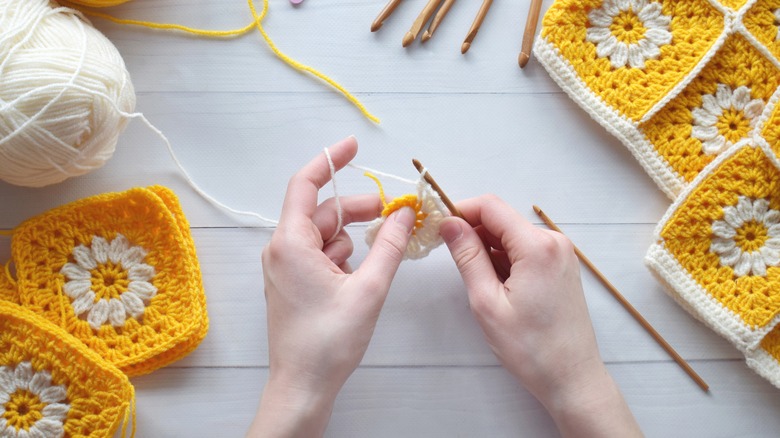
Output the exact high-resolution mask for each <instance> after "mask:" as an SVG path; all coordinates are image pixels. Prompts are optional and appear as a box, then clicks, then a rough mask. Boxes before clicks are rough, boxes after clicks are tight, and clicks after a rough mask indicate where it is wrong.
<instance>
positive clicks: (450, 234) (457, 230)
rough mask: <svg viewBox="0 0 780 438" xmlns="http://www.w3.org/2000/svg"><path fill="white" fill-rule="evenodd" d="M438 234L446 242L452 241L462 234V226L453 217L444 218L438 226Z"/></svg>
mask: <svg viewBox="0 0 780 438" xmlns="http://www.w3.org/2000/svg"><path fill="white" fill-rule="evenodd" d="M439 234H440V235H441V238H442V239H444V241H445V242H446V243H452V242H454V241H456V240H458V239H460V238H461V236H463V228H461V226H460V224H459V223H458V222H457V221H456V220H454V219H444V220H443V221H442V223H441V226H440V227H439Z"/></svg>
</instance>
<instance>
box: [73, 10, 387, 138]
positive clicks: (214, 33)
mask: <svg viewBox="0 0 780 438" xmlns="http://www.w3.org/2000/svg"><path fill="white" fill-rule="evenodd" d="M254 2H255V0H247V3H248V4H249V10H250V11H251V12H252V17H253V18H254V21H253V22H252V23H250V24H248V25H246V26H244V27H242V28H240V29H230V30H207V29H197V28H192V27H188V26H182V25H180V24H172V23H154V22H150V21H142V20H128V19H122V18H116V17H114V16H111V15H109V14H105V13H102V12H97V11H91V10H85V9H84V8H83V7H78V5H80V4H81V3H78V2H77V1H76V2H75V3H74V2H73V1H70V0H62V1H61V2H60V3H62V4H63V5H66V6H69V7H72V8H74V9H78V10H79V11H81V12H82V13H83V14H85V15H87V16H90V17H96V18H102V19H104V20H108V21H111V22H114V23H118V24H128V25H132V26H141V27H146V28H150V29H162V30H178V31H181V32H187V33H191V34H194V35H199V36H205V37H210V38H231V37H238V36H241V35H244V34H246V33H247V32H249V31H250V30H251V29H252V28H255V27H256V28H257V30H258V31H260V35H262V37H263V40H265V43H266V44H267V45H268V48H270V49H271V51H272V52H273V53H274V55H276V57H277V58H279V59H281V60H282V61H284V62H285V63H286V64H287V65H289V66H290V67H292V68H294V69H295V70H298V71H301V72H305V73H308V74H310V75H312V76H314V77H316V78H318V79H320V80H322V81H323V82H325V83H327V84H328V85H330V86H331V87H333V88H335V89H336V90H337V91H338V92H339V93H341V94H342V95H343V96H344V97H345V98H347V100H348V101H349V102H350V103H352V104H353V105H354V106H355V107H357V109H358V110H360V112H361V113H362V114H363V115H364V116H365V117H366V118H367V119H368V120H371V121H372V122H374V123H376V124H379V123H380V120H379V118H378V117H376V116H375V115H373V114H371V112H369V111H368V109H367V108H366V107H365V105H363V103H362V102H360V100H358V98H357V97H355V96H354V95H353V94H352V93H350V92H349V91H347V89H346V88H344V87H343V86H342V85H341V84H339V83H338V82H336V81H335V80H333V79H331V78H330V77H329V76H328V75H326V74H324V73H322V72H320V71H318V70H316V69H314V68H312V67H309V66H308V65H305V64H302V63H300V62H298V61H296V60H294V59H292V58H290V57H289V56H287V55H286V54H285V53H284V52H282V51H281V50H279V48H278V47H276V44H275V43H274V42H273V40H272V39H271V37H270V36H269V35H268V33H267V32H266V31H265V29H264V28H263V25H262V21H263V19H264V18H265V16H266V15H267V14H268V0H263V9H262V10H261V11H260V13H258V12H257V9H256V8H255V4H254Z"/></svg>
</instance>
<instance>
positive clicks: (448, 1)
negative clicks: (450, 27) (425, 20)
mask: <svg viewBox="0 0 780 438" xmlns="http://www.w3.org/2000/svg"><path fill="white" fill-rule="evenodd" d="M453 3H455V0H444V3H442V5H441V7H440V8H439V10H438V11H437V12H436V15H434V16H433V21H431V25H430V26H428V30H426V31H425V32H423V36H422V42H426V41H428V40H429V39H431V37H432V36H433V33H434V32H436V29H437V28H438V27H439V24H441V20H443V19H444V16H445V15H447V12H449V11H450V8H451V7H452V5H453Z"/></svg>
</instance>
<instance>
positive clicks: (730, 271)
mask: <svg viewBox="0 0 780 438" xmlns="http://www.w3.org/2000/svg"><path fill="white" fill-rule="evenodd" d="M779 26H780V0H758V1H749V0H720V1H718V0H662V1H658V0H557V1H556V2H555V3H554V4H553V5H552V7H551V8H550V9H549V11H548V12H547V13H546V15H545V17H544V21H543V29H542V35H541V38H540V39H539V40H538V41H537V43H536V46H535V48H534V52H535V54H536V56H537V57H538V59H539V61H540V62H541V63H542V64H543V65H544V66H545V68H546V69H547V71H548V72H549V73H550V75H551V76H552V77H553V79H554V80H555V81H556V82H557V83H558V84H559V85H560V86H561V87H562V88H563V89H564V90H565V91H566V92H567V93H568V94H569V96H570V97H571V98H572V99H574V100H575V101H576V102H577V103H578V104H579V105H580V106H582V107H583V108H584V109H585V110H586V111H588V113H589V114H590V115H591V116H592V117H593V118H594V119H595V120H597V121H598V122H599V123H600V124H602V125H603V126H604V127H605V128H606V129H607V130H609V132H610V133H612V134H613V135H615V136H616V137H617V138H619V139H620V140H621V141H622V142H623V143H624V144H625V145H626V147H628V148H629V149H630V150H631V152H632V153H633V154H634V156H635V157H636V158H637V160H639V162H640V163H641V164H642V166H643V167H644V169H645V170H646V171H647V173H648V174H649V175H650V176H651V177H652V178H653V180H654V181H655V182H656V183H657V184H658V186H659V187H660V188H661V190H663V191H664V192H665V193H666V194H667V195H668V196H669V197H670V198H671V199H672V200H673V204H672V206H671V207H670V208H669V210H668V211H667V213H666V214H665V216H664V217H663V219H662V220H661V221H660V223H659V224H658V227H657V229H656V232H655V243H654V244H653V245H652V247H651V248H650V250H649V251H648V253H647V257H646V263H647V265H648V266H649V267H650V269H651V270H652V271H653V272H654V273H655V274H656V275H657V276H658V278H659V279H660V280H661V281H662V282H663V283H664V284H665V285H666V286H667V289H668V291H669V293H670V295H671V296H672V297H674V298H675V300H676V301H677V302H678V303H679V304H680V305H681V306H683V307H684V308H685V309H686V310H687V311H689V312H690V313H691V314H692V315H693V316H695V317H696V318H698V319H700V320H701V321H703V322H704V323H705V324H707V325H708V326H709V327H711V328H712V329H713V330H715V331H716V332H717V333H718V334H720V335H721V336H723V337H725V338H726V339H728V340H729V341H730V342H731V343H732V344H733V345H735V346H736V347H737V348H738V349H739V350H740V351H741V352H743V353H744V354H745V357H746V358H747V363H748V365H749V366H750V367H751V368H753V369H754V370H755V371H756V372H758V373H759V374H760V375H761V376H763V377H765V378H766V379H768V380H769V381H771V382H772V383H773V384H774V385H776V386H779V387H780V326H778V323H780V161H779V160H778V153H780V105H778V100H780V91H779V89H778V86H780V33H779V32H780V31H779V30H778V27H779Z"/></svg>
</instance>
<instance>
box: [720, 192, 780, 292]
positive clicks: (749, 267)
mask: <svg viewBox="0 0 780 438" xmlns="http://www.w3.org/2000/svg"><path fill="white" fill-rule="evenodd" d="M712 234H713V239H712V245H711V246H710V250H711V251H712V252H714V253H716V254H718V256H720V263H721V265H724V266H730V267H732V268H733V269H734V275H736V276H738V277H742V276H745V275H760V276H766V268H767V266H778V265H780V211H777V210H774V209H771V208H769V200H767V199H756V200H752V199H750V198H748V197H745V196H740V197H739V200H738V201H737V205H730V206H727V207H724V208H723V220H718V221H715V222H713V224H712Z"/></svg>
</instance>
